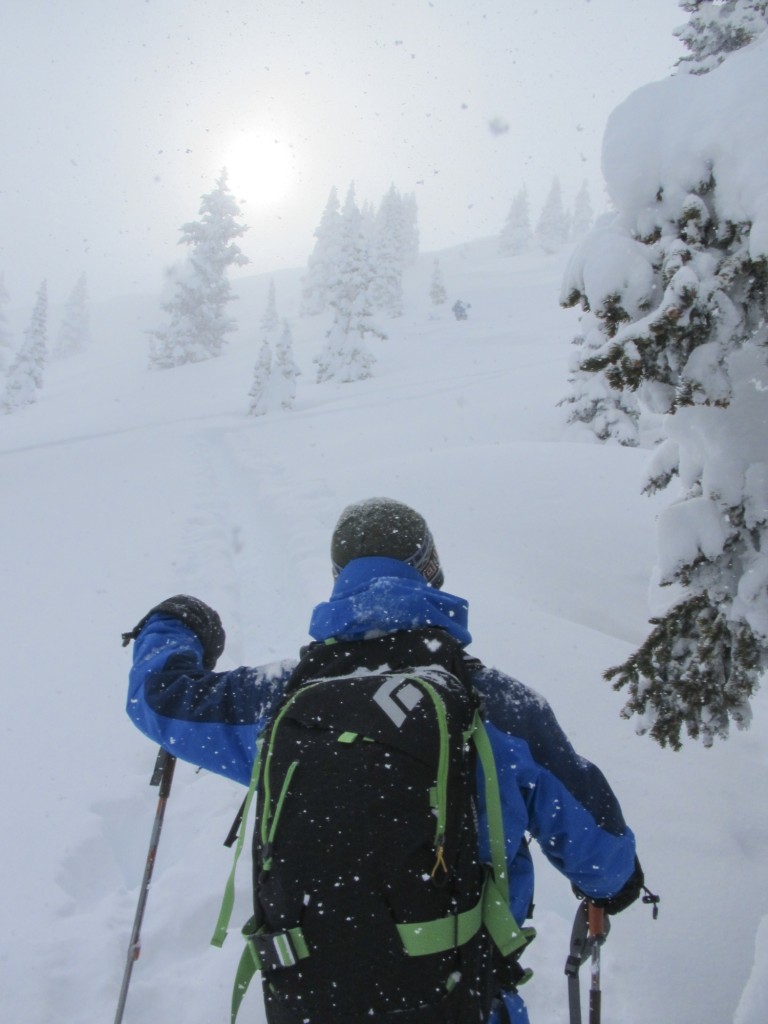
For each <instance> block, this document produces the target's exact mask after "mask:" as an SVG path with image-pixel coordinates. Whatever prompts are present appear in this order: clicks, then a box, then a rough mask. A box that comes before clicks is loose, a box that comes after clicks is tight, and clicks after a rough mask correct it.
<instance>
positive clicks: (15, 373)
mask: <svg viewBox="0 0 768 1024" xmlns="http://www.w3.org/2000/svg"><path fill="white" fill-rule="evenodd" d="M47 324H48V285H47V283H46V282H45V281H43V283H42V284H41V285H40V288H39V290H38V293H37V298H36V300H35V305H34V309H33V310H32V317H31V319H30V321H29V325H28V327H27V328H26V330H25V331H24V340H23V342H22V344H21V348H20V349H19V351H18V352H17V353H16V358H15V359H14V360H13V362H12V363H11V366H10V369H9V370H8V376H7V378H6V383H5V394H4V395H3V399H2V403H0V410H1V411H2V412H4V413H10V412H13V411H14V410H15V409H20V408H21V407H22V406H24V405H31V404H32V403H33V402H35V401H36V400H37V392H38V391H39V390H40V389H41V388H42V386H43V372H44V370H45V363H46V360H47V357H48V337H47V333H48V326H47Z"/></svg>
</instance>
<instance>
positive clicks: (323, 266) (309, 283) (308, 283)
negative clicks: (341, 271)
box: [301, 188, 341, 316]
mask: <svg viewBox="0 0 768 1024" xmlns="http://www.w3.org/2000/svg"><path fill="white" fill-rule="evenodd" d="M340 232H341V213H340V210H339V197H338V193H337V191H336V189H335V188H332V189H331V192H330V195H329V196H328V202H327V203H326V206H325V210H324V211H323V215H322V217H321V219H320V223H319V225H318V226H317V228H316V229H315V232H314V235H315V247H314V249H313V250H312V253H311V255H310V257H309V259H308V261H307V273H306V274H305V275H304V277H303V278H302V281H301V313H302V315H304V316H315V315H316V314H318V313H322V312H323V310H324V309H326V308H327V306H328V302H329V298H330V296H329V289H330V287H331V283H332V282H333V280H334V279H335V277H336V269H337V263H338V259H339V245H340V237H339V236H340Z"/></svg>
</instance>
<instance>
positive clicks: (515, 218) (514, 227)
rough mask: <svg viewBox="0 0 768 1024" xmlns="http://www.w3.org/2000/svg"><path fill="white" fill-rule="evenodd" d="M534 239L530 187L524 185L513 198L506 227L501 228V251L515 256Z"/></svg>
mask: <svg viewBox="0 0 768 1024" xmlns="http://www.w3.org/2000/svg"><path fill="white" fill-rule="evenodd" d="M532 239H533V232H532V231H531V204H530V202H529V199H528V189H527V188H526V187H525V186H524V185H523V187H522V188H521V189H520V190H519V191H518V192H517V193H516V195H515V197H514V199H513V200H512V205H511V206H510V208H509V213H508V214H507V219H506V221H505V222H504V227H503V228H502V229H501V234H500V235H499V252H500V253H503V254H504V255H505V256H513V255H514V254H515V253H518V252H523V251H524V250H525V249H527V248H528V246H529V245H530V244H531V241H532Z"/></svg>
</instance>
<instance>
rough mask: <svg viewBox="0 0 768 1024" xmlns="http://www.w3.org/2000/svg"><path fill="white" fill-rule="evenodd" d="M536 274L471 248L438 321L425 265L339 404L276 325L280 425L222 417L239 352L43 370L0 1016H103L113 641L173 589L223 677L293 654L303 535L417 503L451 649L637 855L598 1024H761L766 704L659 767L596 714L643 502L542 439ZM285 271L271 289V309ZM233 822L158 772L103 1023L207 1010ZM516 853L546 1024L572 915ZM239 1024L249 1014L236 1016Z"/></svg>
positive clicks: (9, 775) (9, 484) (228, 962)
mask: <svg viewBox="0 0 768 1024" xmlns="http://www.w3.org/2000/svg"><path fill="white" fill-rule="evenodd" d="M564 259H565V254H564V255H563V256H562V257H559V258H557V259H551V258H543V257H538V258H537V257H532V256H526V257H521V258H519V259H518V260H517V261H515V260H509V259H506V260H505V259H498V258H494V257H492V256H490V255H489V254H488V253H487V251H486V249H485V248H484V247H482V246H479V247H478V248H477V249H476V250H475V249H472V248H469V249H467V250H465V252H464V255H463V256H462V257H461V258H460V259H459V258H458V257H457V258H456V259H454V260H451V259H446V260H445V261H443V270H444V273H445V275H446V278H447V279H452V282H453V284H452V288H453V290H454V293H455V292H456V291H458V292H459V294H461V295H462V296H463V297H466V298H468V299H469V300H471V301H472V303H473V308H472V310H471V311H470V320H469V321H467V322H465V323H462V324H457V323H456V322H455V321H453V320H452V318H450V317H446V318H444V319H443V320H441V321H433V320H429V319H428V316H427V313H426V311H425V304H424V302H422V301H421V299H420V298H418V296H421V295H426V293H427V281H428V279H429V273H430V271H431V258H430V257H424V258H423V260H422V263H421V264H420V267H419V268H417V270H416V271H414V274H413V277H412V280H411V281H410V284H409V294H410V295H411V296H412V298H411V300H410V302H411V306H410V308H411V309H413V310H414V312H413V313H411V314H409V316H408V317H406V318H403V320H402V321H397V322H393V326H392V329H391V331H390V334H391V337H390V340H389V341H387V342H382V343H381V344H380V345H377V346H376V355H377V358H378V362H377V364H376V366H375V367H374V377H373V378H372V379H371V380H370V381H367V382H362V383H361V384H358V385H345V386H337V385H332V384H331V385H315V384H314V383H313V368H312V364H311V357H312V355H313V354H314V353H315V352H316V351H317V349H318V348H319V342H320V340H321V337H322V332H321V330H320V328H319V327H318V323H317V322H316V321H313V320H300V321H296V323H295V332H294V334H295V342H296V349H297V360H298V361H299V362H300V364H301V366H302V369H303V371H304V372H303V376H302V377H301V378H300V379H299V390H298V395H297V406H296V409H295V411H294V412H293V413H290V414H285V415H273V416H267V417H263V418H260V419H251V418H249V417H247V416H246V415H245V411H246V409H247V403H246V399H245V393H246V392H247V387H248V384H249V381H250V373H251V371H252V365H253V361H254V359H255V353H256V345H255V339H254V338H253V333H254V332H250V330H246V329H241V335H240V337H239V338H238V339H234V340H233V342H232V345H231V346H230V350H229V352H228V354H227V356H226V357H225V358H223V359H220V360H215V361H213V362H212V363H211V364H208V365H199V366H195V367H186V368H183V369H182V370H180V371H174V372H173V373H154V374H150V373H148V372H147V371H146V370H145V369H144V353H143V351H141V352H137V350H136V339H135V337H133V336H131V334H130V333H129V332H127V331H126V332H124V333H123V334H120V333H119V331H117V330H116V329H113V330H115V331H116V333H115V334H114V336H113V334H112V333H110V334H109V335H105V337H104V338H103V339H102V341H101V342H99V340H98V338H97V340H96V341H95V342H94V349H93V351H92V352H91V353H86V354H85V355H83V356H82V357H78V358H77V359H76V360H73V361H70V362H68V363H67V364H55V365H52V367H51V372H50V378H51V379H50V384H49V385H48V387H49V390H46V391H44V392H43V393H42V395H41V398H40V401H39V403H38V404H37V406H35V407H33V408H31V409H28V410H24V411H23V412H21V413H19V414H17V415H16V416H14V417H6V418H3V420H2V422H0V472H2V473H3V478H4V501H3V504H2V507H0V558H2V565H3V569H4V575H5V578H6V579H7V580H11V581H13V583H12V585H11V586H10V587H6V588H5V595H4V598H3V603H2V616H1V617H0V621H2V623H3V633H4V637H5V640H6V643H5V645H4V650H5V658H4V668H5V672H4V676H3V681H2V686H3V691H2V692H3V696H4V704H5V708H6V715H5V716H4V720H3V724H2V727H1V728H2V730H3V744H2V747H1V748H0V757H2V761H1V762H0V764H1V765H2V769H3V778H4V779H5V780H6V785H5V787H4V789H3V791H2V793H3V795H2V801H3V803H2V816H3V821H4V822H7V823H8V827H7V830H6V838H5V853H4V870H3V872H2V879H3V880H2V885H3V891H2V894H1V895H2V901H3V907H4V911H5V918H6V923H7V924H6V936H5V942H4V943H3V949H2V952H1V953H0V988H1V989H2V991H3V1006H2V1008H0V1021H3V1022H4V1021H5V1020H7V1021H8V1024H11V1021H13V1022H14V1024H17V1022H19V1021H24V1022H25V1024H49V1022H50V1021H51V1020H52V1019H56V1020H60V1021H66V1022H72V1024H80V1022H83V1024H86V1022H88V1024H90V1022H91V1021H92V1020H94V1019H105V1018H106V1019H107V1020H109V1019H111V1018H112V1016H113V1015H114V1008H115V1005H116V999H117V994H118V991H119V986H120V979H121V976H122V972H123V967H124V964H125V957H126V946H127V941H128V936H129V934H130V928H131V923H132V921H133V914H134V911H135V907H136V900H137V897H138V885H139V882H140V880H141V876H142V872H143V868H144V861H145V857H146V853H147V845H148V842H149V835H150V830H151V826H152V819H153V815H154V812H155V807H156V800H157V791H156V790H154V789H150V788H149V786H148V785H147V783H148V781H149V775H150V772H151V769H152V765H153V763H154V756H155V750H154V749H153V748H152V746H151V745H149V744H148V743H147V742H146V740H145V739H144V738H143V737H142V736H140V735H139V734H138V732H137V731H136V730H134V729H133V728H132V726H131V725H130V723H129V722H128V720H127V718H126V717H125V715H124V711H123V702H124V692H125V677H126V673H127V669H128V664H129V655H128V652H126V651H123V650H122V649H121V647H120V632H121V631H122V630H125V629H128V628H130V627H131V626H132V625H133V624H134V623H135V622H136V621H137V619H138V618H140V617H141V616H142V615H143V614H144V613H145V611H146V610H147V609H148V608H149V607H151V606H152V604H154V603H156V602H157V601H159V600H161V599H162V598H164V597H166V596H168V595H169V594H171V593H175V592H179V591H189V592H193V593H196V594H198V595H199V596H200V597H202V598H203V599H204V600H207V601H209V602H210V603H211V604H213V605H214V606H215V607H216V608H217V609H218V610H219V611H220V613H221V615H222V618H223V620H224V623H225V627H226V629H227V632H228V644H227V650H226V652H225V655H224V657H223V658H222V662H221V665H222V667H230V666H232V665H236V664H241V663H247V664H258V663H264V662H268V661H272V660H275V659H276V658H281V657H288V656H293V655H295V654H296V652H297V650H298V647H299V645H300V644H302V643H304V642H306V639H307V637H306V628H307V623H308V619H309V614H310V610H311V607H312V605H313V604H315V603H316V602H318V601H320V600H323V599H325V597H326V596H327V593H328V590H329V587H330V570H329V563H328V544H329V539H330V531H331V528H332V526H333V523H334V522H335V519H336V517H337V515H338V513H339V512H340V510H341V508H342V507H343V505H344V504H346V503H347V502H349V501H352V500H355V499H357V498H360V497H362V496H365V495H369V494H390V495H391V496H393V497H399V498H401V499H403V500H406V501H409V502H410V503H411V504H413V505H415V506H416V507H418V508H422V509H423V510H424V511H425V513H426V514H427V517H428V519H429V521H430V524H431V526H432V529H433V532H434V534H435V536H436V538H437V543H438V548H439V550H440V552H441V557H442V560H443V563H444V566H445V568H446V574H447V583H446V586H447V589H449V590H452V591H453V592H455V593H459V594H462V595H465V596H466V597H467V598H468V599H469V601H470V626H471V628H472V630H473V633H474V636H475V643H474V645H473V650H474V651H475V653H477V654H478V656H480V657H482V658H483V659H484V660H486V661H488V662H490V663H495V664H498V665H499V667H501V668H504V669H505V670H506V671H509V672H511V673H512V674H514V675H517V676H519V677H520V678H521V679H523V680H524V681H526V682H528V683H529V684H530V685H532V686H533V687H534V688H535V689H537V690H539V691H540V692H542V693H543V694H545V695H546V697H547V698H548V699H550V700H551V702H552V703H553V706H554V708H555V711H556V713H557V714H558V717H559V718H560V720H561V722H562V724H563V725H564V727H565V728H566V730H567V731H568V732H569V734H570V736H571V738H572V740H573V742H574V744H575V745H576V747H577V749H579V750H580V751H581V752H582V753H584V754H585V755H586V756H589V757H591V758H593V759H594V760H595V761H596V762H597V763H598V764H600V766H601V767H602V768H603V769H604V770H605V772H606V774H607V775H608V777H609V779H610V780H611V782H612V784H613V785H614V786H615V788H616V790H617V792H618V794H619V796H620V798H621V800H622V803H623V806H624V809H625V813H626V816H627V818H628V820H629V822H630V824H631V825H632V826H633V827H634V828H635V830H636V832H637V834H638V838H639V849H640V854H641V857H642V859H643V863H644V866H645V869H646V874H647V880H648V884H649V885H650V886H651V888H653V889H654V890H658V891H660V892H661V895H662V900H663V901H662V905H661V914H660V918H659V921H658V922H655V923H654V922H653V921H652V920H651V916H650V911H649V910H648V909H647V908H642V907H636V908H633V909H632V910H630V911H628V912H627V913H626V914H624V915H622V916H621V917H620V918H617V919H616V921H615V922H614V926H613V930H612V933H611V936H610V938H609V941H608V943H607V944H606V946H605V949H604V953H603V982H604V1007H605V1009H604V1019H605V1020H606V1021H608V1020H611V1021H614V1022H616V1024H640V1022H641V1021H645V1020H647V1019H649V1018H651V1019H654V1020H657V1021H670V1022H672V1021H674V1022H675V1024H727V1022H728V1021H734V1022H735V1024H757V1022H758V1020H759V1021H760V1022H761V1024H762V1021H764V1020H765V1019H766V1018H765V1012H764V1010H765V998H766V997H765V987H764V984H765V983H764V978H765V976H766V971H768V961H766V949H767V948H768V944H767V942H766V926H765V920H766V919H768V896H767V895H766V893H768V867H767V866H766V859H765V855H764V851H765V848H766V845H768V814H767V813H766V809H765V804H764V800H763V797H762V794H764V793H765V791H766V786H767V785H768V756H767V754H766V751H767V750H768V747H767V745H766V728H767V726H766V723H767V722H768V719H767V718H766V696H765V694H764V693H762V694H760V695H758V698H757V700H756V701H755V722H754V725H753V728H752V730H751V731H749V732H746V733H734V735H733V736H732V738H731V739H730V740H729V741H728V742H727V743H725V744H719V745H717V746H716V747H715V748H714V749H712V750H710V751H705V750H702V749H701V748H698V747H695V746H690V747H687V748H686V749H685V750H684V751H683V752H682V753H681V754H672V753H670V752H669V751H660V750H658V749H657V748H656V747H655V746H654V745H653V744H652V743H651V742H650V741H648V740H647V739H640V738H638V737H636V736H635V735H634V731H633V726H632V724H631V723H627V722H624V721H622V720H621V719H620V718H619V717H618V711H619V709H620V707H621V705H622V703H623V699H622V696H621V695H620V694H614V693H613V692H612V691H611V689H610V687H609V686H608V685H607V684H606V683H604V682H603V681H602V680H601V678H600V677H601V673H602V671H603V670H604V669H605V668H606V667H607V666H608V665H610V664H613V663H616V661H618V660H621V659H622V658H623V657H625V656H626V654H627V653H628V651H629V650H630V645H632V644H635V643H637V642H638V641H639V640H640V639H641V638H642V636H643V635H644V632H645V628H646V617H647V606H646V597H647V593H648V579H649V575H650V572H651V568H652V564H653V558H654V536H653V522H654V516H655V514H656V509H657V508H658V503H657V502H656V500H655V499H654V501H649V500H648V499H646V498H643V497H641V496H640V494H639V490H640V481H641V478H642V473H643V469H644V466H645V459H646V457H647V453H646V452H642V451H637V450H633V451H628V450H623V449H618V448H610V447H603V446H599V445H591V444H577V443H574V442H573V439H572V436H571V435H566V434H563V431H562V426H561V420H560V417H559V413H558V412H557V411H556V409H555V403H556V401H557V400H558V399H559V398H560V397H562V394H563V393H564V391H565V388H566V384H565V378H566V363H567V356H568V351H569V347H570V336H571V333H572V328H573V324H574V317H573V315H572V314H569V313H564V312H563V311H560V310H558V309H557V308H556V296H557V294H558V290H559V282H560V273H561V270H562V266H563V263H564ZM298 277H299V274H298V273H297V274H296V275H294V277H293V278H291V277H290V276H287V275H286V276H283V277H282V278H281V281H282V285H281V287H283V288H284V290H285V291H284V294H283V295H282V296H281V294H280V292H278V304H279V305H280V304H281V303H282V304H283V306H282V309H283V311H284V314H288V315H291V313H292V307H291V303H293V302H295V296H296V295H297V294H298V286H297V282H298ZM291 282H293V286H294V287H295V294H293V293H291V292H290V291H289V285H290V284H291ZM268 283H269V278H268V277H265V278H260V279H254V280H253V282H251V283H249V282H247V281H246V282H243V283H242V285H241V288H242V289H243V299H242V301H241V303H240V304H238V308H237V315H238V317H239V318H240V321H241V325H247V324H249V323H256V322H258V316H259V315H260V312H261V307H262V304H263V299H264V297H265V295H266V289H267V287H268ZM249 289H250V290H249ZM513 313H514V316H513ZM95 320H96V322H97V323H98V317H96V318H95ZM104 320H105V322H109V323H111V322H112V321H111V319H110V318H109V317H106V316H105V317H104ZM132 329H133V328H132ZM249 339H250V340H249ZM100 344H101V345H102V346H103V347H101V348H100V347H99V345H100ZM105 348H106V351H105ZM110 351H111V353H112V357H109V358H108V355H109V352H110ZM84 397H87V400H83V398H84ZM241 799H242V791H241V789H240V787H237V786H235V785H234V784H231V783H228V782H226V781H224V780H221V779H218V778H216V777H214V776H211V775H206V774H203V773H197V772H196V771H195V769H194V768H193V767H192V766H189V765H184V764H179V765H178V767H177V773H176V778H175V780H174V787H173V791H172V794H171V798H170V800H169V802H168V810H167V814H166V821H165V826H164V830H163V835H162V839H161V843H160V850H159V854H158V860H157V864H156V868H155V875H154V881H153V885H152V888H151V891H150V896H149V900H148V905H147V912H146V916H145V920H144V926H143V929H142V940H143V941H142V949H143V952H142V956H141V958H140V959H139V961H138V962H137V963H136V965H135V967H134V971H133V981H132V984H131V989H130V993H129V998H128V1005H127V1008H126V1015H125V1022H126V1024H141V1022H146V1024H149V1022H154V1021H158V1020H164V1019H172V1020H176V1019H178V1020H183V1021H185V1024H215V1022H220V1021H224V1020H226V1019H228V1004H229V995H230V990H231V983H232V979H233V976H234V970H235V964H236V961H237V959H238V958H239V954H240V940H239V936H238V935H237V934H236V929H235V930H234V933H233V934H232V935H231V937H230V938H229V940H228V942H227V944H226V946H225V948H224V949H223V950H222V951H217V950H213V949H211V948H210V947H209V946H208V940H209V938H210V933H211V931H212V928H213V924H214V921H215V917H216V913H217V910H218V900H219V899H220V896H221V893H222V890H223V885H224V881H225V878H226V876H227V873H228V871H229V868H230V864H231V854H230V852H229V851H227V850H225V849H224V848H223V846H222V840H223V837H224V836H225V835H226V833H227V831H228V828H229V825H230V823H231V820H232V818H233V816H234V814H235V811H236V810H237V808H238V806H239V803H240V800H241ZM534 855H535V857H536V860H537V866H538V888H537V911H536V916H535V920H534V923H535V925H536V927H537V929H538V932H539V938H538V939H537V941H536V943H534V945H533V947H532V948H531V950H530V951H529V953H528V954H527V955H526V958H525V962H526V964H529V965H530V966H532V967H533V968H534V970H535V972H536V977H535V979H534V981H533V982H532V983H531V984H530V985H529V986H528V990H527V991H526V992H525V996H526V1000H527V1002H528V1003H529V1007H530V1011H531V1020H532V1024H566V1021H567V1019H568V1013H567V998H566V984H565V978H564V975H563V964H564V961H565V956H566V953H567V949H568V941H569V935H570V927H571V921H572V917H573V913H574V910H575V901H574V900H573V897H572V895H571V893H570V889H569V887H568V885H567V883H566V882H565V881H564V880H563V879H562V878H561V876H559V875H557V874H556V872H554V871H553V870H552V869H551V868H550V867H549V866H548V865H546V864H544V863H543V858H542V856H541V854H540V853H539V852H538V851H536V850H535V847H534ZM239 879H240V884H239V888H238V905H237V908H236V911H235V915H234V917H233V922H235V923H237V922H240V921H244V920H245V919H246V918H247V916H248V864H247V857H246V858H243V863H242V865H241V869H240V876H239ZM713 978H714V979H715V980H714V982H713ZM582 987H583V989H586V988H587V987H588V974H585V977H584V978H583V979H582ZM243 1020H251V1021H256V1022H257V1024H259V1022H261V1021H263V1014H262V1012H261V1010H260V1009H259V996H258V993H255V994H252V995H249V996H248V1004H247V1005H246V1006H245V1007H244V1009H243Z"/></svg>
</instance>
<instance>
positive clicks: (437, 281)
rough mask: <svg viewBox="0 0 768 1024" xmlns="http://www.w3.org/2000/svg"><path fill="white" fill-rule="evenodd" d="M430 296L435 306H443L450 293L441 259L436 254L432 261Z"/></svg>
mask: <svg viewBox="0 0 768 1024" xmlns="http://www.w3.org/2000/svg"><path fill="white" fill-rule="evenodd" d="M429 298H430V300H431V302H432V305H433V306H443V305H445V303H446V302H447V301H448V294H447V292H446V290H445V283H444V281H443V271H442V269H441V267H440V260H439V259H438V258H437V256H435V259H434V261H433V263H432V279H431V281H430V284H429Z"/></svg>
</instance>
